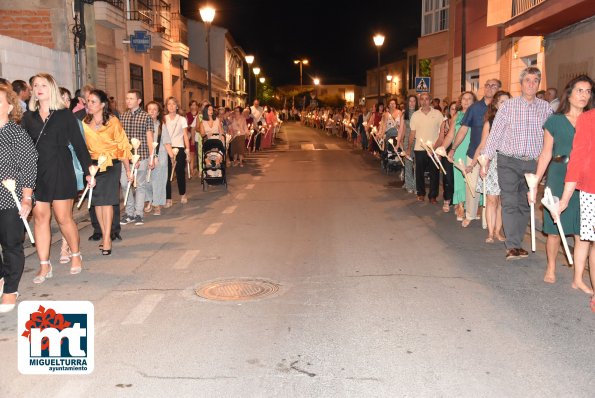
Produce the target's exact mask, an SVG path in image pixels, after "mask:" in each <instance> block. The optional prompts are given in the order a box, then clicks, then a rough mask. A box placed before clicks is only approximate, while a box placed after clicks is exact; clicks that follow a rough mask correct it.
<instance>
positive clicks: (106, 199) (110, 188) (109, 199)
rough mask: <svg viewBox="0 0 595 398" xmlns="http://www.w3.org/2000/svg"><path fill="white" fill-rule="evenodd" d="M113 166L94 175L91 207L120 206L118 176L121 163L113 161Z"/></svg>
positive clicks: (120, 170) (120, 171)
mask: <svg viewBox="0 0 595 398" xmlns="http://www.w3.org/2000/svg"><path fill="white" fill-rule="evenodd" d="M113 163H114V165H113V166H111V167H108V168H107V169H106V170H105V171H104V172H98V173H97V174H96V175H95V188H93V197H92V198H91V205H92V206H113V205H117V204H120V174H121V173H122V163H120V161H118V160H114V161H113Z"/></svg>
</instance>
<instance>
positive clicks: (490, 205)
mask: <svg viewBox="0 0 595 398" xmlns="http://www.w3.org/2000/svg"><path fill="white" fill-rule="evenodd" d="M486 196H487V200H486V223H487V224H488V238H487V239H486V242H488V243H491V242H493V241H494V238H496V239H498V240H499V241H503V240H504V236H503V235H502V205H501V204H500V195H486Z"/></svg>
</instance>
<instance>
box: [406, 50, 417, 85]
mask: <svg viewBox="0 0 595 398" xmlns="http://www.w3.org/2000/svg"><path fill="white" fill-rule="evenodd" d="M407 75H408V76H409V85H408V87H409V90H413V89H414V88H415V78H416V77H417V55H410V56H409V72H408V73H407Z"/></svg>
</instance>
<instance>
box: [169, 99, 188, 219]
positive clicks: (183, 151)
mask: <svg viewBox="0 0 595 398" xmlns="http://www.w3.org/2000/svg"><path fill="white" fill-rule="evenodd" d="M165 109H166V115H165V118H164V120H165V126H166V127H167V131H168V132H169V136H170V138H171V146H172V148H178V156H177V157H176V159H175V162H176V170H175V171H176V181H177V182H178V193H179V194H180V202H181V203H187V202H188V198H187V197H186V162H188V161H190V141H189V140H188V134H187V129H188V121H187V120H186V118H185V117H184V116H180V114H179V111H180V104H179V102H178V100H177V99H176V98H175V97H169V98H168V99H167V100H166V101H165ZM172 167H173V165H172V161H171V160H170V162H169V165H168V166H167V170H168V175H171V172H172ZM169 180H170V179H169V178H168V179H167V185H166V196H167V200H166V203H165V207H166V208H167V207H171V205H172V201H171V182H170V181H169Z"/></svg>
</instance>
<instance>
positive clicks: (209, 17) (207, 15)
mask: <svg viewBox="0 0 595 398" xmlns="http://www.w3.org/2000/svg"><path fill="white" fill-rule="evenodd" d="M199 11H200V17H201V18H202V20H203V22H204V23H205V26H206V28H207V70H208V77H209V82H208V86H209V102H210V103H211V104H212V103H213V100H212V95H211V23H212V22H213V19H215V9H214V8H213V7H209V6H206V7H203V8H201V9H200V10H199Z"/></svg>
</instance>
